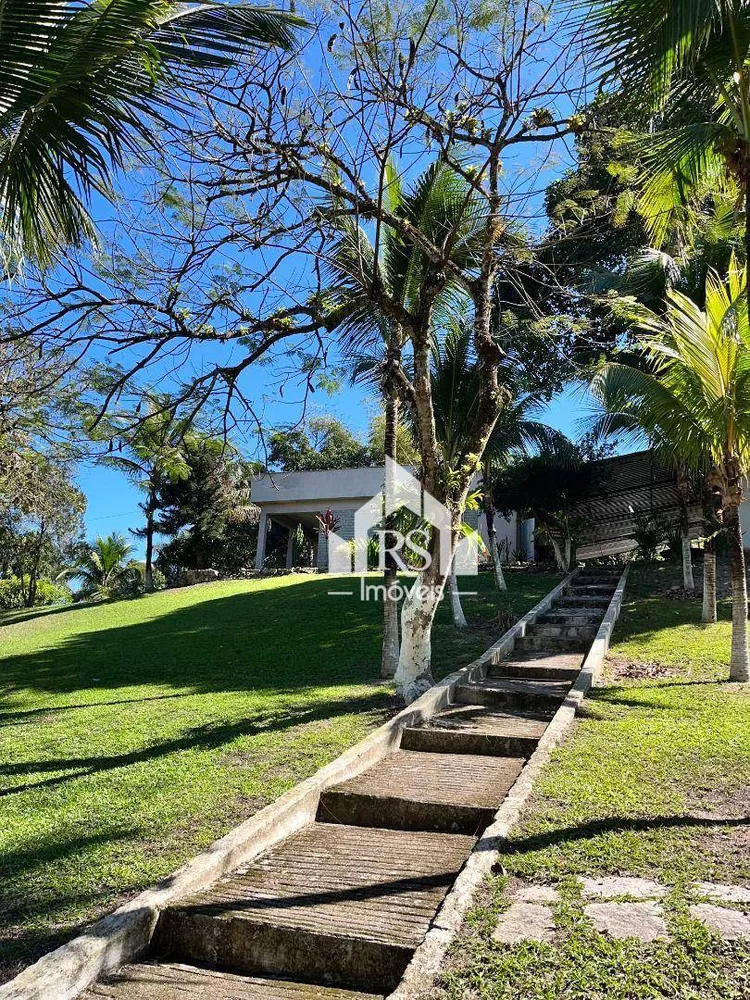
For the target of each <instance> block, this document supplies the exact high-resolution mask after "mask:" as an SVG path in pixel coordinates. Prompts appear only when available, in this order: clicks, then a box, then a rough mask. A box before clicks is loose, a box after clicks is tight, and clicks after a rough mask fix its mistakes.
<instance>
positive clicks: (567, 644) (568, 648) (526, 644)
mask: <svg viewBox="0 0 750 1000" xmlns="http://www.w3.org/2000/svg"><path fill="white" fill-rule="evenodd" d="M590 645H591V640H587V639H574V638H568V637H566V636H550V635H522V636H519V637H518V638H517V639H516V641H515V643H514V645H513V651H514V653H516V652H518V653H524V654H525V653H532V652H536V653H542V654H544V653H576V652H584V651H585V650H587V649H588V648H589V646H590Z"/></svg>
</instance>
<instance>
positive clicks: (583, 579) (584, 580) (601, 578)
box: [573, 573, 620, 590]
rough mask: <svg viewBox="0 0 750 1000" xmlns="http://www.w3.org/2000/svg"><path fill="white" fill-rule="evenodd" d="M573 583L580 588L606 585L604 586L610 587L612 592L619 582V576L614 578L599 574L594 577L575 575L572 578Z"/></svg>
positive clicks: (585, 574) (586, 574) (590, 575)
mask: <svg viewBox="0 0 750 1000" xmlns="http://www.w3.org/2000/svg"><path fill="white" fill-rule="evenodd" d="M573 582H574V583H576V584H580V585H582V586H588V585H590V584H606V586H608V587H611V588H612V590H614V589H615V587H616V586H617V584H618V583H619V582H620V577H619V574H618V575H616V576H607V575H606V574H599V573H597V574H596V575H595V574H593V573H576V575H575V576H574V577H573Z"/></svg>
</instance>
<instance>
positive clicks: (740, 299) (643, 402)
mask: <svg viewBox="0 0 750 1000" xmlns="http://www.w3.org/2000/svg"><path fill="white" fill-rule="evenodd" d="M631 316H632V318H633V319H634V320H635V322H636V323H637V324H638V326H639V327H640V328H641V330H642V331H644V335H643V336H642V337H641V338H640V346H641V349H642V352H643V357H644V358H645V359H646V362H647V364H646V365H645V366H644V365H643V363H642V362H641V363H638V364H628V363H626V362H623V361H613V362H609V363H607V364H605V365H604V366H603V367H602V369H601V371H600V373H599V374H598V376H597V379H598V380H599V381H600V382H602V381H603V380H606V381H608V382H609V386H608V388H607V389H606V393H607V394H609V395H610V396H612V395H614V394H615V393H616V394H617V395H619V397H620V398H623V397H626V396H627V397H629V398H630V402H629V404H628V406H629V408H630V410H631V411H637V412H638V414H639V419H640V423H641V426H643V427H644V429H645V430H646V431H647V433H649V434H651V435H653V436H661V437H662V439H663V440H665V441H670V442H675V441H679V442H681V444H680V456H681V458H682V460H683V461H684V462H685V463H686V464H687V465H688V466H690V467H691V468H693V469H696V470H699V469H700V468H701V463H702V462H705V461H706V459H709V460H710V462H711V470H710V473H709V476H708V482H709V484H710V485H711V486H712V487H713V488H714V489H715V490H716V491H717V492H718V493H719V495H720V496H721V507H722V509H721V517H722V521H723V524H724V529H725V531H726V535H727V539H728V543H729V552H730V560H731V577H732V598H733V602H732V604H733V606H732V654H731V663H730V678H731V679H732V680H736V681H743V682H745V681H747V680H748V679H750V672H749V670H748V647H747V582H746V577H745V556H744V550H743V542H742V526H741V523H740V513H739V506H740V503H741V502H742V499H743V496H742V480H743V478H744V476H745V475H746V473H747V471H748V462H749V460H750V323H749V322H748V309H747V295H746V286H745V272H744V270H743V269H741V268H739V267H738V266H737V265H736V264H735V263H734V261H733V262H732V263H731V265H730V268H729V276H728V281H727V283H724V282H722V281H721V280H720V279H719V278H718V276H717V275H716V274H715V273H711V274H709V276H708V278H707V281H706V308H705V311H704V310H701V309H700V308H699V307H698V306H697V305H696V304H695V302H693V301H692V299H690V298H689V297H688V296H686V295H683V294H682V293H681V292H678V291H675V290H671V291H669V292H668V294H667V307H666V311H665V313H664V314H663V315H658V314H656V313H654V312H652V311H651V310H649V309H646V308H645V307H638V306H633V307H632V309H631ZM595 392H596V393H598V394H599V393H600V394H602V395H604V394H605V393H604V392H603V391H602V390H601V389H598V388H597V387H596V385H595Z"/></svg>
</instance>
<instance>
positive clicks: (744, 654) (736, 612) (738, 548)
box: [724, 504, 750, 683]
mask: <svg viewBox="0 0 750 1000" xmlns="http://www.w3.org/2000/svg"><path fill="white" fill-rule="evenodd" d="M724 524H725V526H726V532H727V542H728V544H729V565H730V573H731V577H732V656H731V660H730V662H729V679H730V680H731V681H739V682H740V683H747V681H748V680H750V664H749V663H748V650H747V579H746V577H745V551H744V549H743V547H742V525H741V523H740V511H739V507H738V506H737V505H736V504H727V505H726V506H725V507H724Z"/></svg>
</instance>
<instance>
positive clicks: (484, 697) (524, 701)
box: [456, 677, 570, 711]
mask: <svg viewBox="0 0 750 1000" xmlns="http://www.w3.org/2000/svg"><path fill="white" fill-rule="evenodd" d="M569 690H570V684H569V683H568V682H567V681H541V680H523V679H519V678H515V677H487V678H485V680H483V681H478V682H477V683H476V684H459V685H458V687H457V688H456V701H457V702H458V703H459V704H460V705H487V707H488V708H502V709H504V710H506V711H507V710H508V709H521V710H524V711H527V710H529V709H530V710H532V711H538V710H539V709H543V710H545V711H548V710H550V709H552V710H553V711H554V710H556V709H557V708H559V706H560V704H561V703H562V701H563V700H564V699H565V696H566V695H567V693H568V691H569Z"/></svg>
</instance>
